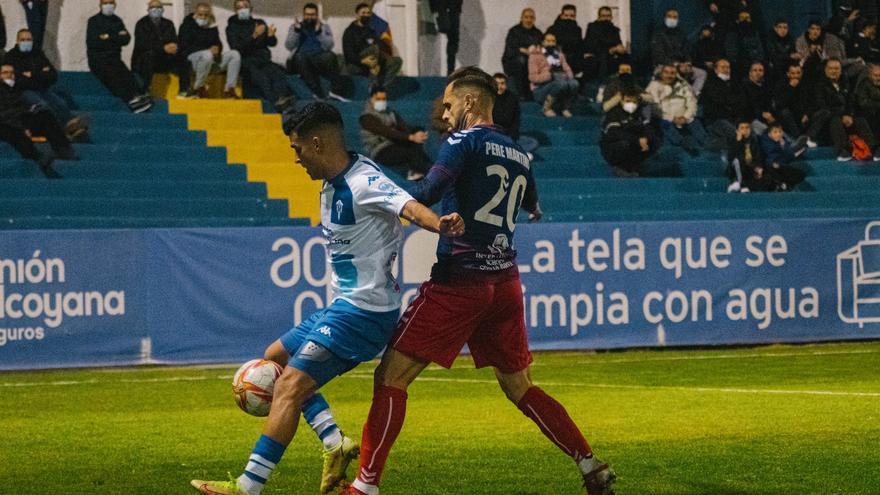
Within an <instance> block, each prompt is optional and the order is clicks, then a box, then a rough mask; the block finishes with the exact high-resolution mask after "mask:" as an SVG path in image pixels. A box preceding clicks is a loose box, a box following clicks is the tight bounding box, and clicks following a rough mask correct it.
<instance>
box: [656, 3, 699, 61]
mask: <svg viewBox="0 0 880 495" xmlns="http://www.w3.org/2000/svg"><path fill="white" fill-rule="evenodd" d="M689 51H690V48H689V47H688V42H687V37H685V34H684V31H682V30H681V28H679V27H678V11H677V10H675V9H669V10H667V11H666V15H665V16H664V18H663V26H662V27H659V28H658V29H657V30H656V31H654V36H653V37H652V38H651V63H652V64H653V65H654V67H655V68H656V67H658V66H661V65H667V64H673V63H675V61H676V60H681V59H684V58H687V56H688V52H689Z"/></svg>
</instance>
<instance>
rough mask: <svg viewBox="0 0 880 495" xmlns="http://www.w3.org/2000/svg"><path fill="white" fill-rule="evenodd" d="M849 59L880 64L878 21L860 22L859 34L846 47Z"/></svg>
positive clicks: (867, 20)
mask: <svg viewBox="0 0 880 495" xmlns="http://www.w3.org/2000/svg"><path fill="white" fill-rule="evenodd" d="M846 55H847V57H849V58H858V59H861V60H862V62H863V63H865V64H876V63H880V46H878V45H877V21H876V20H874V19H865V20H862V21H859V32H858V33H856V35H855V36H854V37H853V39H852V40H850V42H849V45H848V46H847V47H846Z"/></svg>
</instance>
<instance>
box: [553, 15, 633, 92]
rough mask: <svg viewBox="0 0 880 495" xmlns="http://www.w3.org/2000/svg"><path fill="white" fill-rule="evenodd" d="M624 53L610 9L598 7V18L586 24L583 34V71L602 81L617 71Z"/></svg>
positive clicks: (624, 48) (618, 29)
mask: <svg viewBox="0 0 880 495" xmlns="http://www.w3.org/2000/svg"><path fill="white" fill-rule="evenodd" d="M624 55H626V47H625V46H624V45H623V41H621V39H620V28H618V27H617V26H615V25H614V24H613V23H612V14H611V9H610V8H608V7H601V8H599V18H598V19H596V20H595V21H593V22H591V23H589V24H588V25H587V33H586V35H585V36H584V57H585V58H584V64H585V65H584V67H585V69H584V72H585V73H587V74H588V75H589V76H591V77H596V78H598V79H599V80H600V81H604V80H605V78H606V77H608V75H609V74H613V73H615V72H617V65H618V64H619V63H620V59H621V57H623V56H624ZM566 58H567V57H566Z"/></svg>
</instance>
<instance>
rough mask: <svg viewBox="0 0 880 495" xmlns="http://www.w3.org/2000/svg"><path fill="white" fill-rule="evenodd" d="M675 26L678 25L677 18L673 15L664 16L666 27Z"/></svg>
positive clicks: (672, 27) (673, 27)
mask: <svg viewBox="0 0 880 495" xmlns="http://www.w3.org/2000/svg"><path fill="white" fill-rule="evenodd" d="M677 26H678V19H676V18H674V17H667V18H666V27H668V28H669V29H675V28H676V27H677Z"/></svg>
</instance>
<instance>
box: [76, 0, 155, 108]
mask: <svg viewBox="0 0 880 495" xmlns="http://www.w3.org/2000/svg"><path fill="white" fill-rule="evenodd" d="M100 2H101V11H100V12H98V13H97V14H95V15H93V16H92V17H90V18H89V23H88V28H87V31H86V48H87V50H86V55H87V56H88V60H89V70H91V71H92V74H94V75H95V77H97V78H98V80H99V81H101V83H102V84H104V86H106V87H107V89H109V90H110V92H111V93H113V95H114V96H116V97H118V98H120V99H122V101H124V102H125V103H127V104H128V108H129V109H130V110H131V111H132V112H134V113H141V112H146V111H148V110H150V108H152V107H153V100H152V99H151V98H150V96H149V95H147V94H144V93H143V91H140V89H139V88H138V84H137V80H136V79H135V77H134V74H132V72H131V71H130V70H129V69H128V67H126V65H125V63H124V62H123V61H122V47H123V46H125V45H127V44H129V43H130V42H131V34H129V32H128V30H127V29H126V28H125V24H124V23H123V22H122V19H120V18H119V16H117V15H116V0H100Z"/></svg>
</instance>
